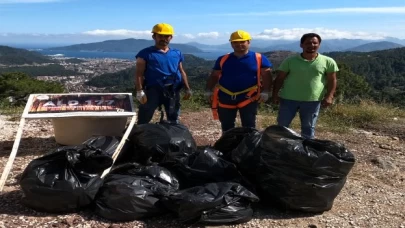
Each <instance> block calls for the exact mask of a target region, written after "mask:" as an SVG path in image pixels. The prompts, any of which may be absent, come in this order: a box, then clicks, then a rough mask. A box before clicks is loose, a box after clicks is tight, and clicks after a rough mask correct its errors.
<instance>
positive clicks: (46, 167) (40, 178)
mask: <svg viewBox="0 0 405 228" xmlns="http://www.w3.org/2000/svg"><path fill="white" fill-rule="evenodd" d="M112 162H113V160H112V158H111V157H110V156H109V155H108V154H106V153H104V151H103V150H100V149H98V148H93V147H91V146H88V145H86V144H83V145H79V146H65V147H60V148H58V149H57V150H56V151H55V152H52V153H50V154H47V155H44V156H43V157H40V158H37V159H34V160H32V161H31V162H30V163H29V164H28V166H27V167H26V168H25V170H24V172H23V174H22V176H21V179H20V186H21V189H22V191H23V192H24V197H23V199H22V203H23V204H24V205H26V206H28V207H31V208H33V209H35V210H38V211H46V212H70V211H73V210H76V209H80V208H83V207H85V206H88V205H90V203H91V202H92V201H93V199H94V197H95V195H96V193H97V191H98V189H99V187H100V186H101V185H102V179H101V178H100V176H101V174H102V172H103V171H104V170H105V169H107V168H109V167H111V165H112Z"/></svg>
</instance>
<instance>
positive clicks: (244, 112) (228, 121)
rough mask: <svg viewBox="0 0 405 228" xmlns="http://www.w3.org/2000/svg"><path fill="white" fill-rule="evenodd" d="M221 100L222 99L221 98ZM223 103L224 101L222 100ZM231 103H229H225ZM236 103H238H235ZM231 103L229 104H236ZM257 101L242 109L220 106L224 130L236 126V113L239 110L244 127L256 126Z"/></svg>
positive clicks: (220, 116)
mask: <svg viewBox="0 0 405 228" xmlns="http://www.w3.org/2000/svg"><path fill="white" fill-rule="evenodd" d="M220 102H221V100H220ZM221 103H222V102H221ZM224 104H229V103H224ZM235 104H236V103H235ZM235 104H229V105H235ZM257 107H258V103H257V102H252V103H250V104H248V105H246V106H245V107H243V108H240V109H229V108H221V107H218V117H219V121H220V122H221V128H222V132H225V131H227V130H229V129H232V128H234V127H235V120H236V115H237V113H238V110H239V115H240V120H241V122H242V127H252V128H256V114H257Z"/></svg>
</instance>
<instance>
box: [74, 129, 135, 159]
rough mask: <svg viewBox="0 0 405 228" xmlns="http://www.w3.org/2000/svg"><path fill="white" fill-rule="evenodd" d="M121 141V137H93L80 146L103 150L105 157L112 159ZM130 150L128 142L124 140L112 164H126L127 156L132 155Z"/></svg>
mask: <svg viewBox="0 0 405 228" xmlns="http://www.w3.org/2000/svg"><path fill="white" fill-rule="evenodd" d="M121 139H122V137H119V136H93V137H90V138H89V139H87V140H86V141H84V142H83V143H82V144H85V145H87V146H89V147H92V148H97V149H100V150H103V151H104V153H105V154H106V155H108V156H110V157H112V155H113V154H114V152H115V151H116V149H117V147H118V145H119V144H120V142H121ZM131 150H132V146H131V144H130V142H129V141H128V140H126V141H125V143H124V145H123V147H122V148H121V151H120V153H119V156H118V158H117V159H116V160H115V162H114V164H123V163H127V162H128V159H129V158H130V157H129V156H131V155H132V151H131Z"/></svg>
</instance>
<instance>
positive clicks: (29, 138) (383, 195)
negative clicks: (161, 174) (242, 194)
mask: <svg viewBox="0 0 405 228" xmlns="http://www.w3.org/2000/svg"><path fill="white" fill-rule="evenodd" d="M10 119H12V118H10V117H9V116H0V169H1V172H2V171H3V169H4V166H5V164H6V162H7V159H8V157H9V154H10V152H11V149H12V147H13V141H14V137H15V135H16V131H17V128H18V124H19V118H17V119H14V121H10ZM181 120H182V122H183V123H184V124H185V125H186V126H188V127H189V129H190V130H191V132H192V133H193V135H194V137H195V139H196V141H197V143H198V144H199V145H209V144H213V143H214V142H215V140H217V139H218V138H219V137H220V131H219V129H220V125H219V123H218V122H215V121H213V120H212V119H211V114H210V112H209V111H208V110H204V111H201V112H199V113H182V119H181ZM259 120H260V118H259ZM258 126H261V124H258ZM367 127H368V128H366V129H362V130H360V129H357V130H353V131H352V132H350V133H346V134H335V133H331V132H327V131H318V134H317V135H318V138H321V139H329V140H334V141H338V142H341V143H344V144H345V145H346V147H347V148H348V149H349V150H351V151H352V152H353V153H354V154H355V156H356V159H357V161H356V164H355V166H354V167H353V169H352V171H351V173H350V174H349V177H348V180H347V182H346V184H345V186H344V188H343V189H342V191H341V192H340V194H339V195H338V197H337V198H336V199H335V202H334V206H333V208H332V209H331V210H330V211H326V212H324V213H322V214H305V213H297V212H285V211H279V210H277V209H274V208H261V209H258V210H257V211H256V212H255V215H254V219H252V220H251V221H250V222H248V223H245V224H239V225H234V226H230V227H311V228H315V227H396V228H405V213H404V211H405V181H404V179H405V143H404V139H405V137H404V135H405V124H404V122H400V121H398V122H397V123H395V124H391V125H384V126H367ZM56 147H58V144H57V143H55V141H54V138H53V128H52V124H51V122H50V120H30V121H28V122H27V123H26V125H25V127H24V133H23V137H22V139H21V143H20V146H19V150H18V155H17V157H16V159H15V162H14V165H13V169H12V171H11V173H10V175H9V177H8V179H7V182H6V186H5V187H4V189H3V192H1V195H0V228H1V227H7V228H8V227H117V228H118V227H185V226H183V225H181V224H179V223H177V222H176V220H175V219H174V218H172V217H170V216H163V217H158V218H153V219H147V220H143V221H133V222H128V223H112V222H109V221H107V220H104V219H101V218H99V217H97V216H95V215H93V214H92V213H91V212H90V211H82V212H79V213H72V214H64V215H60V214H48V213H40V212H36V211H34V210H32V209H29V208H27V207H25V206H24V205H22V204H21V203H20V200H21V198H22V192H21V190H20V187H19V185H18V180H19V177H20V175H21V173H22V172H23V171H24V169H25V167H26V166H27V164H28V163H29V162H30V161H31V160H32V159H34V158H36V157H38V156H41V155H42V154H44V153H45V152H48V151H50V150H52V149H54V148H56ZM200 227H204V226H200ZM223 227H227V226H223Z"/></svg>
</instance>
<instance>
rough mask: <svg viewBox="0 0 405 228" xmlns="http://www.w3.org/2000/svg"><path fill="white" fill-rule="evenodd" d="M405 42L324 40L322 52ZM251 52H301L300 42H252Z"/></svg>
mask: <svg viewBox="0 0 405 228" xmlns="http://www.w3.org/2000/svg"><path fill="white" fill-rule="evenodd" d="M187 44H189V45H192V46H195V47H198V48H200V49H202V50H203V51H218V50H220V51H232V48H231V45H230V44H220V45H206V44H199V43H196V42H191V43H187ZM404 45H405V40H401V39H396V38H391V39H387V40H384V41H370V40H361V39H330V40H322V42H321V47H320V49H319V50H320V52H335V51H359V52H368V51H378V50H385V49H391V48H398V47H404ZM251 50H253V51H257V52H268V51H293V52H300V51H302V49H301V48H300V42H299V41H294V42H291V41H290V42H288V41H285V40H284V41H281V40H270V41H263V40H252V42H251Z"/></svg>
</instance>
